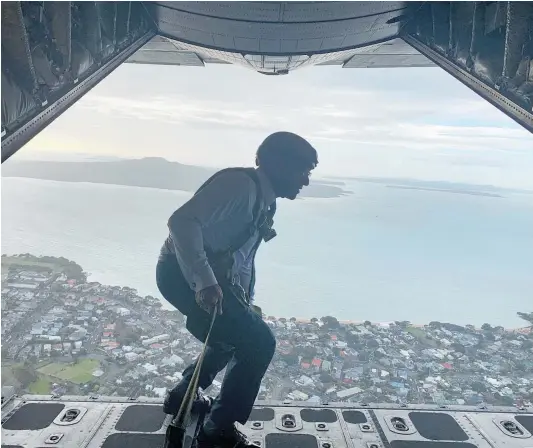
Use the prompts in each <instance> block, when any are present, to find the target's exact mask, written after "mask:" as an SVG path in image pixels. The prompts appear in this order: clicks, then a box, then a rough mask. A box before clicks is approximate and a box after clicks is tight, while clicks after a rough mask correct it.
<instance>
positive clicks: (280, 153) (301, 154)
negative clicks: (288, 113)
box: [256, 132, 318, 169]
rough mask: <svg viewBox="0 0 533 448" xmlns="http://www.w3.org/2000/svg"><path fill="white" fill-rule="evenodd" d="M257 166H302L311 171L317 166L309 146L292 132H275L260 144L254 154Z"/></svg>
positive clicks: (311, 148) (315, 158) (313, 151)
mask: <svg viewBox="0 0 533 448" xmlns="http://www.w3.org/2000/svg"><path fill="white" fill-rule="evenodd" d="M256 163H257V165H259V166H261V165H271V166H279V164H295V165H302V166H303V167H304V168H305V169H313V168H315V167H316V166H317V165H318V155H317V152H316V150H315V148H313V146H311V144H310V143H309V142H308V141H307V140H305V139H304V138H302V137H300V136H299V135H296V134H293V133H292V132H275V133H273V134H270V135H269V136H268V137H267V138H266V139H265V140H264V141H263V143H261V145H260V146H259V148H258V149H257V154H256Z"/></svg>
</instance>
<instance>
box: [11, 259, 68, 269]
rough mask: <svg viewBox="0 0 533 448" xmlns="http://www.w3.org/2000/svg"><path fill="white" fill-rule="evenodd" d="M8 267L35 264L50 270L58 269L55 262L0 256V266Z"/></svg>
mask: <svg viewBox="0 0 533 448" xmlns="http://www.w3.org/2000/svg"><path fill="white" fill-rule="evenodd" d="M4 266H5V267H7V268H9V267H10V266H35V267H37V268H41V269H50V270H52V271H56V270H58V268H59V266H58V265H57V264H55V263H47V262H45V261H36V260H24V259H23V258H17V257H2V267H4Z"/></svg>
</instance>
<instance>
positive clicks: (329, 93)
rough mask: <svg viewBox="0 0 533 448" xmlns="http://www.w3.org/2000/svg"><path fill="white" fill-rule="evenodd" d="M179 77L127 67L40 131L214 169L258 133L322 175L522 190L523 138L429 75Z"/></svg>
mask: <svg viewBox="0 0 533 448" xmlns="http://www.w3.org/2000/svg"><path fill="white" fill-rule="evenodd" d="M189 69H190V70H188V69H187V68H183V67H160V66H144V65H141V66H138V65H131V64H126V65H125V66H123V67H120V69H118V70H117V71H115V72H114V73H113V75H112V76H110V77H109V79H106V80H105V81H104V82H102V84H101V85H99V86H97V87H96V88H95V89H94V90H92V91H91V92H90V93H89V94H88V95H86V96H85V97H84V98H83V99H82V100H81V101H79V102H78V103H77V104H76V105H75V106H74V107H73V108H71V109H70V110H69V112H68V113H67V114H65V117H66V118H64V119H63V117H62V119H61V120H58V121H57V122H56V123H54V124H53V125H52V126H51V127H50V128H49V129H54V131H50V132H54V134H53V138H55V139H56V140H66V139H67V137H66V136H68V137H69V139H68V140H69V145H73V144H72V143H70V142H72V141H75V140H76V139H77V140H78V142H79V143H78V146H80V147H81V146H84V147H90V150H91V151H97V150H99V151H101V152H104V151H105V152H106V154H108V153H112V154H113V155H122V156H126V157H128V156H129V157H131V156H136V157H139V156H143V155H159V156H163V157H167V158H169V159H173V160H179V161H184V162H186V163H194V164H208V165H210V166H224V165H227V164H238V165H241V164H247V163H249V161H250V159H251V157H253V152H254V150H255V148H256V147H257V145H258V144H259V143H260V141H261V140H262V139H263V138H264V137H265V136H266V135H267V134H268V133H270V132H273V131H276V130H290V131H293V132H297V133H300V134H302V135H303V136H305V137H306V138H308V139H309V140H310V141H311V142H312V143H313V144H314V145H316V147H317V149H318V150H319V152H320V160H321V163H320V165H319V168H318V170H319V171H321V173H322V174H324V175H329V174H333V175H335V174H340V173H342V174H343V175H373V176H382V175H399V176H412V177H417V176H418V177H420V176H423V177H424V178H426V179H427V178H435V179H441V180H447V178H448V177H449V176H452V177H453V176H454V178H453V179H450V180H456V181H472V182H478V183H479V182H481V181H483V182H484V183H487V182H488V183H491V181H490V178H491V176H492V178H493V179H494V182H495V183H497V182H501V181H502V179H501V176H500V174H499V173H497V172H496V170H497V169H498V167H502V166H505V167H506V170H508V171H509V172H510V173H513V174H511V175H509V176H508V177H507V179H505V181H506V182H513V181H515V180H516V182H521V183H524V182H525V183H529V186H532V185H531V183H532V182H533V179H531V176H527V175H526V172H527V171H528V170H529V172H530V171H531V170H533V151H531V147H533V145H532V143H533V138H532V136H531V134H530V133H528V132H527V131H525V130H524V129H522V128H520V127H519V126H518V125H516V124H515V123H513V122H512V120H510V119H509V118H507V117H505V116H504V115H503V114H502V113H501V112H499V111H498V110H497V109H495V108H494V107H493V106H491V105H490V104H489V103H487V102H486V101H484V100H482V99H481V98H479V97H478V96H477V95H476V94H474V93H473V92H471V91H470V90H468V89H467V88H466V87H464V86H463V85H461V84H460V83H459V82H457V81H456V80H455V79H453V78H452V77H450V76H449V75H447V74H446V73H444V72H443V71H441V70H439V69H420V70H417V69H397V70H394V69H391V70H374V69H372V70H370V69H369V70H349V69H340V68H338V67H316V68H308V69H305V70H300V71H296V72H294V73H291V74H290V75H289V76H286V77H265V76H261V75H258V74H257V73H254V72H252V71H249V70H244V69H242V68H240V67H233V66H216V67H206V68H205V69H200V68H197V69H195V68H189ZM61 123H64V124H61ZM79 123H84V124H83V126H80V125H79ZM80 127H81V129H80ZM46 132H47V134H48V137H49V138H48V140H49V141H51V140H53V139H52V138H51V137H50V135H51V134H50V133H48V131H46ZM39 138H40V137H38V138H37V139H35V141H34V142H32V146H36V145H38V144H39ZM41 141H42V140H41ZM48 146H50V145H48ZM73 146H74V145H73ZM354 170H355V171H354ZM480 170H483V171H480ZM317 174H318V173H317ZM487 179H489V180H488V181H487ZM529 179H531V180H529Z"/></svg>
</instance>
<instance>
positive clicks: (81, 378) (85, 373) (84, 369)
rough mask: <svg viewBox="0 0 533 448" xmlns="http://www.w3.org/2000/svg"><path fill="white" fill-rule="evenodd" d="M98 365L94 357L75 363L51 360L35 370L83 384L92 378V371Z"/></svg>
mask: <svg viewBox="0 0 533 448" xmlns="http://www.w3.org/2000/svg"><path fill="white" fill-rule="evenodd" d="M99 366H100V363H99V362H98V361H97V360H96V359H83V360H81V361H79V362H78V363H77V364H63V363H56V362H53V363H51V364H48V365H46V366H43V367H41V368H40V369H38V370H37V371H38V372H39V373H42V374H44V375H49V376H52V377H55V378H59V379H61V380H64V381H70V382H71V383H76V384H84V383H87V382H89V381H90V380H91V379H93V372H94V371H95V370H96V369H97V368H98V367H99Z"/></svg>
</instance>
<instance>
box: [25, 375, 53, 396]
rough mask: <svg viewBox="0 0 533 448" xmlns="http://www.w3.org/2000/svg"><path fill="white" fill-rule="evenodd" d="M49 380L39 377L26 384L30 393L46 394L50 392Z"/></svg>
mask: <svg viewBox="0 0 533 448" xmlns="http://www.w3.org/2000/svg"><path fill="white" fill-rule="evenodd" d="M50 385H51V384H50V381H47V380H45V379H44V378H40V379H38V380H37V381H35V382H33V383H31V384H30V385H29V386H28V389H29V391H30V393H32V394H37V395H48V394H49V393H50Z"/></svg>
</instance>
